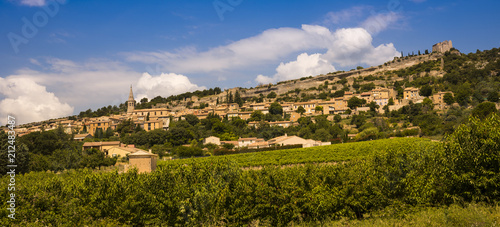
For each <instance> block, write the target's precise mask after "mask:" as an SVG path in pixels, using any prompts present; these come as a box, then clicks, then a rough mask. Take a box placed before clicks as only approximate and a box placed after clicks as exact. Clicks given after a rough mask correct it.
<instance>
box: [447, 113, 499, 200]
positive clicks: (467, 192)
mask: <svg viewBox="0 0 500 227" xmlns="http://www.w3.org/2000/svg"><path fill="white" fill-rule="evenodd" d="M443 164H445V165H447V168H448V170H449V172H448V174H449V177H447V179H449V180H450V181H451V182H449V185H450V187H451V188H450V196H451V197H452V198H453V199H454V200H457V199H458V200H465V201H485V202H492V201H495V200H498V198H499V196H500V190H499V188H500V187H499V185H500V117H499V116H498V115H497V114H492V115H490V116H489V117H487V118H486V119H485V120H483V121H481V120H480V119H478V118H476V117H471V118H470V119H469V122H468V123H467V124H463V125H461V126H459V127H458V128H457V129H456V130H455V132H454V133H453V134H452V135H451V136H450V137H449V138H448V140H447V142H446V145H445V155H444V159H443Z"/></svg>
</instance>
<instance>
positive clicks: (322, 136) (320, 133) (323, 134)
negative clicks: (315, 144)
mask: <svg viewBox="0 0 500 227" xmlns="http://www.w3.org/2000/svg"><path fill="white" fill-rule="evenodd" d="M312 137H313V139H315V140H320V141H323V142H326V141H328V140H330V139H331V138H332V135H331V134H330V133H329V132H328V130H326V129H324V128H320V129H318V130H316V132H314V134H313V135H312Z"/></svg>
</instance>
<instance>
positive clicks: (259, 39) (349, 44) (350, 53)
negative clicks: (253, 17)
mask: <svg viewBox="0 0 500 227" xmlns="http://www.w3.org/2000/svg"><path fill="white" fill-rule="evenodd" d="M396 19H397V16H395V15H392V14H390V15H386V16H377V17H374V19H372V20H367V22H366V23H365V25H366V28H370V29H371V30H370V31H367V30H366V29H365V28H361V27H359V28H342V29H337V30H335V31H333V32H332V31H330V30H329V29H328V28H326V27H324V26H319V25H302V27H301V28H300V29H298V28H278V29H269V30H266V31H264V32H262V33H261V34H259V35H256V36H253V37H249V38H246V39H242V40H239V41H235V42H233V43H230V44H228V45H225V46H219V47H216V48H212V49H209V50H208V51H203V52H200V51H198V50H196V49H195V48H193V47H188V48H183V49H180V50H177V51H175V52H167V51H163V52H134V53H124V55H125V57H126V59H127V60H128V61H133V62H143V63H149V64H160V65H162V66H164V68H163V69H164V71H170V72H176V73H214V72H225V71H228V70H245V69H251V68H252V67H254V66H260V65H265V64H272V63H275V64H276V63H279V62H280V59H283V58H285V57H290V55H292V54H295V53H303V52H309V51H315V52H316V53H318V51H319V52H321V51H325V52H324V54H323V55H322V59H325V60H328V61H329V62H330V63H331V64H334V65H335V64H340V65H341V66H347V65H357V64H358V65H359V64H369V65H376V64H381V63H383V62H384V61H387V60H390V59H392V58H393V57H394V56H397V51H396V49H395V48H394V46H393V45H392V44H391V43H388V44H383V45H379V46H373V45H372V37H371V34H370V32H373V33H376V32H380V31H381V30H383V29H385V28H387V26H388V24H389V23H390V22H391V21H393V20H396ZM375 23H378V24H375ZM375 25H377V26H375ZM375 50H381V51H382V52H380V53H379V54H377V53H374V52H373V51H375ZM375 55H378V58H373V56H375ZM260 80H261V81H264V80H265V78H263V77H260Z"/></svg>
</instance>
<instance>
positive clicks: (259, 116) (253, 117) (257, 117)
mask: <svg viewBox="0 0 500 227" xmlns="http://www.w3.org/2000/svg"><path fill="white" fill-rule="evenodd" d="M249 120H250V121H262V120H264V114H263V113H262V111H260V110H256V111H254V112H253V113H252V114H251V115H250V119H249Z"/></svg>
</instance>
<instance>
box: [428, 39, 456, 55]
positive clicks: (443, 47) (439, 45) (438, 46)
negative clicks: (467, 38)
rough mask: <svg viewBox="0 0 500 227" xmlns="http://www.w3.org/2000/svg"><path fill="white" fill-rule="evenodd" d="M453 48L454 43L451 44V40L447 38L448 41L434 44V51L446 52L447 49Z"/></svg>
mask: <svg viewBox="0 0 500 227" xmlns="http://www.w3.org/2000/svg"><path fill="white" fill-rule="evenodd" d="M451 48H453V45H452V44H451V40H446V41H443V42H440V43H436V44H434V45H432V52H433V53H444V52H446V51H449V50H451Z"/></svg>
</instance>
